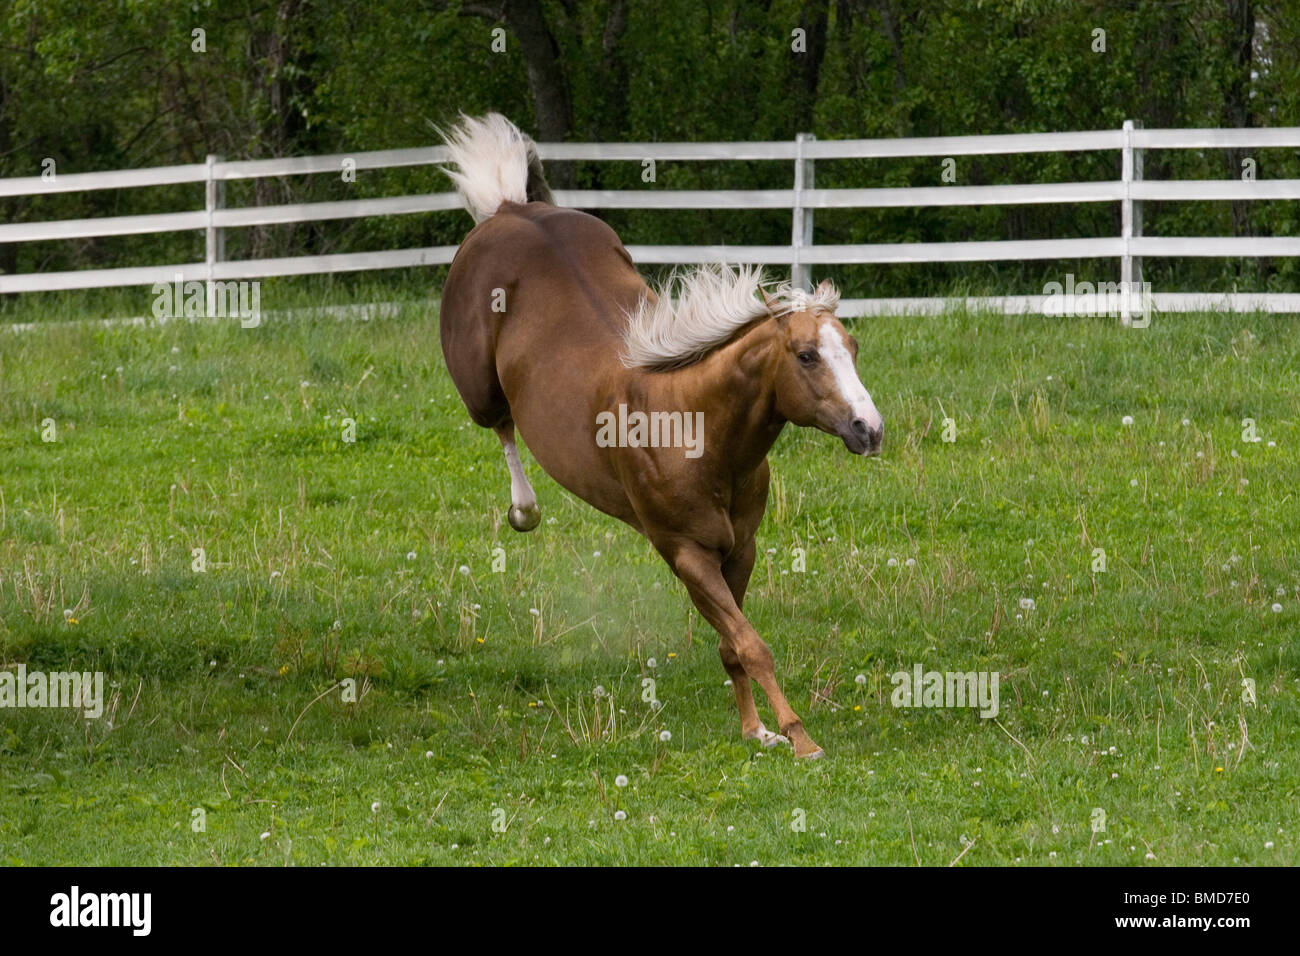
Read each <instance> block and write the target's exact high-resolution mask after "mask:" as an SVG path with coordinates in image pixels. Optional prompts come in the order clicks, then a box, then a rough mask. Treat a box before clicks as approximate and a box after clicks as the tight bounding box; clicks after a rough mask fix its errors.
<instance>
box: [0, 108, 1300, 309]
mask: <svg viewBox="0 0 1300 956" xmlns="http://www.w3.org/2000/svg"><path fill="white" fill-rule="evenodd" d="M1295 147H1300V127H1286V128H1275V129H1165V130H1154V129H1153V130H1148V129H1142V128H1141V127H1140V126H1139V125H1138V124H1136V123H1134V122H1132V121H1127V122H1125V123H1124V126H1123V128H1122V129H1118V130H1097V131H1089V132H1064V133H1017V134H1006V135H993V136H949V137H928V138H913V139H892V140H833V141H829V140H828V141H820V140H817V139H815V138H814V137H812V136H811V135H809V134H804V133H801V134H799V136H798V137H797V138H796V139H795V140H794V141H792V142H749V143H543V144H540V146H539V151H540V153H541V156H542V158H543V160H589V161H630V162H636V163H642V162H644V161H646V160H650V159H653V160H655V161H656V162H659V161H734V160H768V161H784V162H791V163H793V176H792V188H791V189H750V190H661V189H656V188H653V187H649V188H646V189H640V190H557V191H556V200H557V202H559V203H560V204H561V205H565V206H573V207H576V208H581V209H688V210H693V209H698V210H725V209H788V210H790V212H791V241H790V245H788V246H740V245H705V246H684V245H650V246H646V245H634V246H629V247H628V251H629V252H630V253H631V255H632V257H633V259H634V260H635V261H637V262H641V263H645V264H656V265H658V264H680V263H705V262H737V263H738V262H749V263H755V264H762V265H774V266H785V267H789V268H790V270H791V275H792V278H793V280H794V281H795V282H796V284H798V285H802V286H805V287H806V286H807V285H808V284H809V283H810V282H811V278H812V268H811V267H813V266H818V265H850V264H877V263H927V262H993V261H1006V260H1022V259H1023V260H1042V259H1118V260H1119V263H1120V269H1119V275H1120V280H1121V281H1122V282H1123V283H1125V284H1126V287H1127V288H1135V287H1136V286H1137V284H1139V283H1140V282H1141V276H1142V265H1141V263H1142V259H1143V258H1152V257H1198V256H1214V257H1224V256H1227V257H1234V256H1240V257H1252V256H1282V257H1286V256H1300V238H1295V237H1286V236H1279V237H1266V236H1244V237H1229V236H1223V237H1215V236H1210V237H1168V238H1159V237H1144V236H1143V235H1142V204H1143V203H1145V202H1170V201H1203V200H1221V201H1243V200H1297V199H1300V179H1259V180H1257V179H1254V178H1244V177H1243V179H1241V180H1178V181H1151V180H1145V179H1143V176H1142V168H1143V163H1142V158H1143V151H1144V150H1149V149H1225V148H1235V149H1241V148H1261V149H1275V148H1295ZM1116 151H1118V152H1119V153H1120V178H1119V179H1117V180H1113V181H1112V180H1103V181H1096V182H1066V183H1043V184H1038V183H1035V184H1008V185H991V186H962V185H956V184H953V185H945V186H919V187H901V188H877V187H871V188H850V189H818V188H816V187H815V184H814V174H815V166H816V161H817V160H819V159H821V160H832V159H877V158H891V157H913V158H914V157H923V156H931V157H933V156H942V157H950V156H972V155H1007V154H1029V153H1046V152H1116ZM447 159H448V156H447V152H446V149H445V148H444V147H440V146H432V147H424V148H416V149H393V150H379V151H373V152H359V153H350V154H342V153H340V154H336V155H329V156H303V157H288V158H283V159H258V160H238V161H229V162H228V161H225V160H223V159H221V158H220V157H216V156H210V157H208V160H207V162H205V163H191V164H188V165H182V166H164V167H155V168H150V169H132V170H117V171H111V172H97V173H73V174H60V175H58V176H55V177H53V178H50V179H46V178H45V177H43V176H28V177H18V178H11V179H3V180H0V198H4V197H14V196H36V195H48V194H52V193H69V192H81V191H91V190H111V189H134V188H141V187H146V186H161V185H172V184H183V183H203V184H204V186H205V202H204V208H203V209H198V210H192V211H185V212H171V213H158V214H153V215H135V216H108V217H100V218H93V219H68V220H60V221H55V222H18V223H8V224H3V225H0V243H7V242H37V241H50V240H64V239H85V238H99V237H109V236H127V235H142V234H150V233H168V232H185V231H193V230H203V231H204V233H205V256H204V261H202V262H185V263H174V264H167V265H150V266H138V267H130V268H114V269H84V270H77V271H71V272H45V273H30V274H19V275H0V293H18V292H37V291H54V290H63V289H90V288H108V287H114V286H133V285H153V284H155V283H158V282H172V281H174V280H175V279H176V278H177V277H178V276H179V277H180V278H181V279H182V280H184V281H191V280H200V281H206V282H208V283H209V284H211V283H214V282H220V281H228V280H244V279H254V278H264V277H270V276H287V275H309V274H314V273H325V272H348V271H360V270H369V269H393V268H406V267H412V266H431V265H445V264H447V263H449V262H451V260H452V258H453V257H454V256H455V254H456V248H457V247H455V246H431V247H425V248H414V249H390V250H384V251H379V252H351V253H339V254H334V255H314V256H293V257H287V258H276V259H247V260H233V261H231V260H227V259H226V256H225V232H226V230H227V229H240V228H248V227H252V226H268V225H281V224H291V223H302V222H316V221H320V220H332V219H352V218H361V217H368V216H393V215H410V214H416V213H428V212H439V211H446V210H452V209H457V208H459V206H460V202H459V199H458V197H457V196H456V194H455V193H452V192H445V193H431V194H418V195H402V196H391V197H381V198H371V199H355V200H344V201H338V202H312V203H293V204H287V205H278V206H253V207H245V208H235V209H230V208H226V207H225V188H224V187H225V184H226V183H227V182H231V181H237V180H248V179H259V178H265V177H271V176H300V175H318V174H338V173H340V171H341V170H343V169H345V168H348V167H349V165H350V168H352V169H356V170H368V169H393V168H399V167H411V166H428V165H432V164H437V163H441V162H445V161H446V160H447ZM1109 202H1117V203H1119V204H1120V207H1121V223H1122V226H1121V230H1120V235H1119V236H1102V237H1096V238H1085V239H1032V240H996V241H986V242H909V243H879V244H840V245H817V244H816V243H815V241H814V239H815V231H814V215H815V210H818V209H883V208H898V207H917V206H976V205H1027V204H1045V203H1055V204H1062V205H1067V204H1074V203H1109ZM1045 298H1046V297H1045V296H1000V297H986V298H975V299H940V298H936V299H853V300H846V301H845V302H844V303H843V307H842V310H841V311H842V312H843V314H845V315H856V314H867V313H876V312H884V311H893V310H897V309H900V308H901V309H908V310H916V311H930V310H931V309H932V307H933V306H934V305H935V304H936V303H938V304H947V303H950V302H955V301H961V302H966V303H968V304H974V305H982V306H984V307H988V308H994V309H1000V310H1003V311H1007V312H1024V311H1039V310H1041V308H1042V307H1043V303H1044V300H1045ZM1150 301H1153V302H1154V303H1155V305H1156V307H1157V308H1161V309H1163V310H1165V311H1182V310H1190V309H1200V308H1228V309H1263V310H1271V311H1286V312H1291V311H1300V310H1298V309H1297V303H1298V302H1300V297H1298V296H1297V295H1296V294H1285V293H1271V294H1266V293H1228V294H1221V295H1212V294H1199V293H1163V294H1157V295H1153V296H1151V297H1150ZM926 303H928V305H927V304H926ZM1131 311H1132V309H1131V303H1130V301H1129V300H1127V299H1126V303H1125V306H1124V313H1125V317H1126V318H1127V317H1128V315H1129V313H1130V312H1131Z"/></svg>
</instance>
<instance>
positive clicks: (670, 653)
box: [668, 651, 677, 657]
mask: <svg viewBox="0 0 1300 956" xmlns="http://www.w3.org/2000/svg"><path fill="white" fill-rule="evenodd" d="M668 656H669V657H676V656H677V655H676V654H675V653H673V652H672V651H669V652H668Z"/></svg>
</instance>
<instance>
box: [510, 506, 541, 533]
mask: <svg viewBox="0 0 1300 956" xmlns="http://www.w3.org/2000/svg"><path fill="white" fill-rule="evenodd" d="M506 518H507V519H508V520H509V521H510V527H512V528H514V529H515V530H516V531H532V530H533V529H534V528H536V527H537V526H538V525H539V524H541V523H542V509H541V508H539V507H537V505H532V506H531V507H529V508H520V507H518V506H517V505H511V506H510V512H509V513H508V514H507V515H506Z"/></svg>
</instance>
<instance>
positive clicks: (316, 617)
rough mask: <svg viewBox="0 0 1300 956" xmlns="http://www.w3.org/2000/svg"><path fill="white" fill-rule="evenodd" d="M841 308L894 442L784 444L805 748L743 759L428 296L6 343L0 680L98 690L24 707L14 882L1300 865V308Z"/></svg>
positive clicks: (768, 632) (709, 648)
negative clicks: (1098, 566) (45, 437)
mask: <svg viewBox="0 0 1300 956" xmlns="http://www.w3.org/2000/svg"><path fill="white" fill-rule="evenodd" d="M263 307H264V308H267V307H274V304H271V305H270V306H268V302H267V298H266V295H265V292H264V299H263ZM140 311H146V309H145V308H143V307H142V308H141V309H140ZM8 317H10V318H14V319H16V320H21V319H22V315H21V314H18V315H13V314H12V313H11V314H10V316H8ZM853 331H854V332H855V334H856V335H857V337H858V339H859V340H860V342H861V344H862V355H861V358H860V360H859V366H860V370H861V373H862V377H863V379H864V381H865V383H866V384H867V387H868V388H869V390H870V391H871V393H872V395H873V396H874V397H875V399H876V403H877V405H878V406H879V407H880V409H881V411H882V413H883V414H884V416H885V420H886V427H887V437H886V450H885V454H884V455H883V457H882V458H880V459H877V460H872V461H864V460H861V459H854V458H852V457H851V456H849V455H848V454H847V453H846V452H845V451H844V449H843V447H842V445H841V444H840V443H839V442H838V441H837V440H836V439H833V438H831V437H830V436H826V435H822V434H818V433H813V432H807V431H800V430H796V429H788V430H787V431H786V433H785V434H784V435H783V436H782V438H781V440H780V441H779V442H778V444H777V447H776V448H775V450H774V452H773V454H772V469H773V473H774V476H775V481H774V488H773V495H772V500H771V502H770V504H769V509H768V514H767V518H766V520H765V522H764V525H763V527H762V529H761V531H760V533H759V545H760V559H759V562H758V564H757V566H756V568H755V572H754V578H753V582H752V585H751V588H750V592H749V598H748V601H747V605H746V609H747V612H748V613H749V615H750V617H751V620H752V621H753V622H754V624H755V626H756V627H757V628H758V630H759V632H760V633H761V634H762V635H763V636H764V637H765V638H766V639H767V640H768V642H769V643H770V644H771V645H772V646H773V649H774V651H775V654H776V659H777V666H778V675H779V677H780V678H781V680H782V682H783V684H784V686H785V688H786V691H787V693H788V694H789V696H790V698H791V701H792V703H793V704H794V706H795V707H796V709H798V710H799V711H800V712H801V713H802V714H803V716H804V719H805V722H806V724H807V726H808V728H809V730H810V732H811V733H812V735H813V736H814V738H815V739H816V740H817V741H818V742H819V743H820V744H821V745H822V746H823V747H825V748H826V750H827V753H828V756H827V758H826V759H825V760H822V761H819V762H815V763H805V762H796V761H795V760H794V759H793V758H792V756H791V754H790V752H789V750H788V749H777V750H772V751H766V752H759V750H758V747H757V745H755V744H750V743H748V742H744V741H742V740H741V739H740V737H739V724H738V720H737V717H736V714H735V707H734V703H733V698H732V695H731V692H730V690H729V689H727V688H726V687H725V686H724V685H723V681H724V678H725V674H724V672H723V671H722V668H721V665H720V663H719V661H718V656H717V652H716V638H715V637H714V636H713V634H712V632H711V631H710V630H709V628H708V627H707V625H705V624H704V623H703V621H702V620H701V619H700V617H699V616H698V614H696V613H695V612H694V611H693V610H692V609H691V608H690V605H689V602H688V600H687V598H686V595H685V592H684V589H683V588H682V587H681V586H680V585H679V584H677V583H676V582H675V580H674V579H673V577H672V575H671V574H670V572H669V571H668V569H667V568H666V567H665V566H664V565H663V563H662V562H661V561H660V559H659V558H658V557H657V556H656V555H655V554H654V553H653V551H652V549H651V548H650V546H649V545H648V544H647V543H646V542H645V541H644V540H643V539H641V538H640V537H638V536H637V535H636V534H634V533H633V532H632V531H630V530H629V529H626V528H624V527H623V526H621V525H619V524H618V523H616V522H614V521H613V520H612V519H609V518H606V517H604V516H602V515H600V514H598V513H597V512H595V511H594V510H592V509H591V508H589V507H588V506H586V505H585V504H583V503H582V502H580V501H578V500H576V499H574V498H573V497H571V496H570V495H568V494H567V493H565V492H563V491H561V490H560V489H559V488H558V487H557V486H556V485H555V484H554V483H553V482H551V481H550V480H549V479H548V478H546V477H545V476H544V475H543V474H542V473H541V472H540V469H538V468H537V466H536V465H535V464H534V463H533V462H532V461H531V459H529V458H527V456H526V465H527V467H528V469H529V471H530V474H531V475H532V476H533V478H534V484H535V485H536V487H537V490H538V495H539V498H540V501H541V505H542V509H543V515H544V519H545V520H544V521H543V524H542V526H541V527H540V528H539V529H538V530H537V531H536V532H533V533H532V534H529V535H518V534H515V533H514V532H513V531H511V530H510V528H509V527H508V525H506V523H505V521H504V518H505V511H506V507H507V505H508V503H509V491H508V481H507V478H506V473H505V465H504V462H503V460H502V459H501V455H500V451H499V447H498V445H497V442H496V440H495V438H494V437H493V436H492V435H490V434H488V433H487V432H484V431H482V430H480V429H478V428H475V427H474V426H472V425H470V424H469V422H468V418H467V416H466V415H465V412H464V410H463V408H462V407H461V405H460V403H459V400H458V399H457V397H456V395H455V394H454V391H453V389H452V387H451V384H450V382H449V380H448V378H447V375H446V372H445V369H444V367H443V363H442V358H441V353H440V351H439V347H438V341H437V323H436V316H435V315H434V314H431V313H430V312H429V311H428V308H427V307H422V306H420V305H418V304H411V305H408V306H407V307H406V308H405V310H404V311H403V312H402V313H401V314H400V315H399V316H397V317H395V318H390V319H381V320H375V321H372V322H369V323H360V322H348V321H336V320H333V319H319V320H310V319H308V320H294V321H268V322H266V323H265V324H264V325H263V326H262V327H261V328H257V329H240V328H239V327H238V323H236V322H226V323H222V324H219V325H214V324H188V323H183V322H178V323H171V324H168V325H166V326H164V327H161V328H159V327H151V328H119V327H107V328H106V327H102V326H99V325H90V324H69V323H52V322H45V323H42V324H40V325H39V327H38V328H36V329H34V330H31V331H24V332H18V333H13V332H10V331H8V330H5V329H0V662H3V663H6V664H7V665H8V666H13V665H15V664H17V663H18V662H25V663H26V665H27V667H28V669H29V670H32V669H41V670H45V671H55V670H71V669H77V670H102V671H104V672H105V673H106V674H107V680H108V682H109V684H110V685H111V686H110V687H109V688H108V696H109V697H110V700H109V701H108V703H107V705H106V706H107V711H106V715H105V717H104V718H103V719H101V720H97V721H87V720H84V719H83V718H82V717H80V716H79V715H78V714H76V713H74V712H70V711H67V710H8V709H7V710H0V862H6V863H14V864H18V863H26V864H80V863H86V864H89V863H94V864H144V863H155V864H211V863H222V864H248V863H255V864H268V865H279V864H282V863H294V864H317V863H321V862H328V863H336V864H376V863H385V864H421V863H430V864H454V863H475V864H503V863H516V864H571V863H577V864H620V863H667V864H700V863H705V864H719V865H725V864H742V865H748V864H749V863H751V862H753V861H757V862H758V863H760V864H763V865H771V864H781V863H792V864H821V863H832V864H860V863H889V864H912V863H914V862H915V861H916V860H918V859H919V860H920V862H922V863H924V864H947V863H949V862H950V861H952V860H953V859H955V858H956V857H958V856H959V855H960V854H962V853H963V850H965V851H966V852H965V855H964V856H963V857H962V860H961V862H962V864H963V865H970V864H976V865H978V864H984V865H988V864H1017V863H1018V864H1021V865H1073V864H1079V863H1089V864H1092V863H1096V864H1111V865H1114V864H1121V865H1123V864H1133V865H1164V864H1199V863H1217V864H1230V863H1250V864H1294V863H1296V862H1297V859H1298V854H1297V847H1298V844H1297V840H1296V834H1297V832H1300V819H1298V818H1300V801H1297V795H1298V793H1297V791H1298V782H1300V708H1298V707H1297V689H1298V686H1300V685H1298V683H1297V680H1298V679H1300V643H1298V642H1297V639H1296V633H1297V626H1298V622H1300V561H1298V560H1297V553H1296V544H1295V543H1296V541H1297V540H1300V500H1298V499H1297V497H1296V496H1297V489H1300V400H1298V399H1297V395H1298V394H1300V389H1298V386H1300V378H1298V371H1300V336H1297V335H1296V328H1295V324H1294V319H1292V318H1288V317H1270V316H1212V315H1192V316H1165V317H1157V318H1156V320H1155V321H1154V322H1153V325H1152V327H1151V328H1149V329H1146V330H1141V331H1139V330H1125V329H1122V328H1120V327H1119V326H1118V324H1117V323H1116V322H1115V321H1114V320H1108V319H1049V320H1045V319H1040V318H1032V317H1002V316H989V315H976V314H970V315H968V314H964V313H959V314H951V315H945V316H941V317H933V318H884V319H872V320H864V321H861V322H858V323H855V327H854V329H853ZM1126 415H1131V416H1132V418H1133V424H1132V425H1131V426H1125V425H1123V424H1122V423H1121V420H1122V419H1123V417H1124V416H1126ZM348 417H350V418H353V419H355V421H356V422H357V426H356V441H355V443H346V442H344V441H343V440H342V437H341V436H342V425H341V420H342V419H343V418H348ZM945 417H951V418H952V419H953V420H954V421H955V423H956V429H957V434H956V441H955V442H951V443H949V442H945V441H943V437H942V432H943V424H942V423H943V419H944V418H945ZM47 418H48V419H53V420H54V423H55V428H56V429H57V441H54V442H44V441H42V439H41V431H42V426H41V423H42V421H43V420H45V419H47ZM1243 418H1253V419H1254V420H1255V421H1256V422H1257V428H1258V432H1259V435H1260V437H1261V438H1262V439H1263V440H1262V441H1260V442H1258V443H1248V442H1244V441H1242V419H1243ZM1184 419H1186V420H1187V421H1188V424H1183V420H1184ZM1270 442H1275V443H1276V444H1275V445H1270V444H1269V443H1270ZM195 548H203V549H204V550H205V553H206V562H207V570H206V572H204V573H196V572H194V571H193V570H192V562H193V561H194V558H193V557H192V549H195ZM496 548H501V549H503V552H499V553H498V557H499V556H500V555H501V554H502V553H503V554H504V560H505V570H504V572H501V573H496V572H494V571H493V561H494V549H496ZM796 548H801V549H803V550H804V553H805V555H806V567H807V570H806V572H804V573H798V572H794V571H792V570H791V568H792V566H793V562H794V556H795V551H794V549H796ZM1094 548H1104V549H1105V552H1106V560H1107V570H1106V572H1105V573H1094V572H1093V571H1092V563H1093V549H1094ZM891 558H892V559H894V561H895V562H896V566H890V559H891ZM909 559H911V560H913V561H914V562H915V563H914V564H909ZM1025 598H1032V599H1033V601H1034V607H1033V608H1032V610H1031V609H1022V608H1021V601H1022V599H1025ZM1274 603H1277V604H1280V605H1281V611H1280V612H1274V611H1273V610H1271V606H1272V605H1273V604H1274ZM65 612H71V615H70V617H71V619H68V618H67V615H66V613H65ZM650 658H654V659H655V660H656V664H657V666H655V667H654V668H653V669H652V668H651V667H650V665H649V662H648V659H650ZM916 663H920V664H922V665H923V666H924V667H925V668H926V669H927V670H940V671H944V670H958V671H970V670H977V671H978V670H985V671H997V672H999V673H1000V674H1001V713H1000V714H999V716H998V718H997V722H996V723H995V722H994V721H992V720H982V719H981V718H980V717H979V716H978V715H977V714H975V713H974V712H972V711H970V710H966V709H929V710H923V709H915V710H903V709H895V708H893V707H892V706H890V692H891V690H892V687H891V684H890V681H889V675H890V674H891V673H893V672H894V671H897V670H911V668H912V666H913V665H914V664H916ZM859 674H861V675H863V676H864V678H865V683H864V684H859V683H857V682H856V681H855V677H856V676H857V675H859ZM650 676H653V678H654V679H655V681H656V693H657V697H658V699H659V700H660V701H662V707H661V708H658V709H655V708H652V707H651V706H650V704H648V703H647V702H645V701H644V700H643V696H642V693H643V691H642V688H643V683H642V682H643V680H644V678H646V677H650ZM1244 677H1245V678H1251V679H1253V680H1254V682H1255V687H1256V694H1257V703H1256V704H1254V705H1252V704H1250V703H1248V702H1245V701H1244V700H1243V694H1242V680H1243V678H1244ZM344 679H352V680H355V681H356V683H357V687H358V693H359V694H360V700H359V701H358V702H356V703H345V702H343V701H342V699H341V693H340V691H339V689H338V688H337V687H336V686H335V685H336V684H337V683H338V682H340V681H342V680H344ZM597 685H600V686H602V687H603V688H604V689H605V690H606V691H607V692H608V695H609V696H607V697H604V698H598V697H596V696H595V693H594V691H595V688H596V687H597ZM331 688H334V689H331ZM760 712H761V713H763V714H764V716H765V719H767V720H768V722H769V724H770V723H771V717H770V710H769V709H767V707H766V701H765V700H763V699H762V698H761V697H760ZM665 730H666V731H668V732H670V734H671V739H670V740H667V741H663V740H661V739H660V733H661V731H665ZM1246 741H1248V744H1247V743H1246ZM620 774H622V775H626V777H627V778H628V784H627V786H626V787H623V788H620V787H618V786H616V785H615V779H616V777H617V776H618V775H620ZM1097 807H1099V808H1102V809H1103V810H1104V811H1105V813H1106V829H1105V831H1104V832H1102V833H1098V834H1096V835H1094V834H1093V833H1092V830H1091V827H1090V819H1091V815H1092V812H1093V808H1097ZM197 809H202V810H203V812H204V814H205V815H206V829H205V830H203V831H202V832H194V830H193V828H192V826H191V821H192V820H193V819H194V813H195V811H196V810H197ZM498 809H499V810H501V811H504V813H503V814H496V813H495V811H497V810H498ZM619 810H622V811H624V812H625V813H626V815H627V816H626V819H625V820H616V819H615V813H616V811H619ZM800 810H801V811H803V813H804V815H805V817H806V820H807V829H806V832H798V831H797V830H795V829H792V826H791V824H792V822H794V821H795V819H796V817H797V813H796V811H800ZM494 820H498V821H499V820H504V821H505V822H506V824H507V826H506V828H505V832H498V831H497V830H495V829H494V828H493V823H494ZM264 834H268V835H266V836H265V837H264V836H263V835H264ZM972 841H973V843H972ZM1148 852H1150V854H1152V857H1151V858H1150V859H1149V858H1148Z"/></svg>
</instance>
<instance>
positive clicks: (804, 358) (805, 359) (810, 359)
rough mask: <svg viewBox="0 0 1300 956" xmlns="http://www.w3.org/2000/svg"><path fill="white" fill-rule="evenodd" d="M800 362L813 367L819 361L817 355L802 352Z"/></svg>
mask: <svg viewBox="0 0 1300 956" xmlns="http://www.w3.org/2000/svg"><path fill="white" fill-rule="evenodd" d="M799 361H800V362H802V363H803V364H804V365H812V364H813V363H814V362H816V361H817V353H816V352H807V351H805V352H800V353H799Z"/></svg>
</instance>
